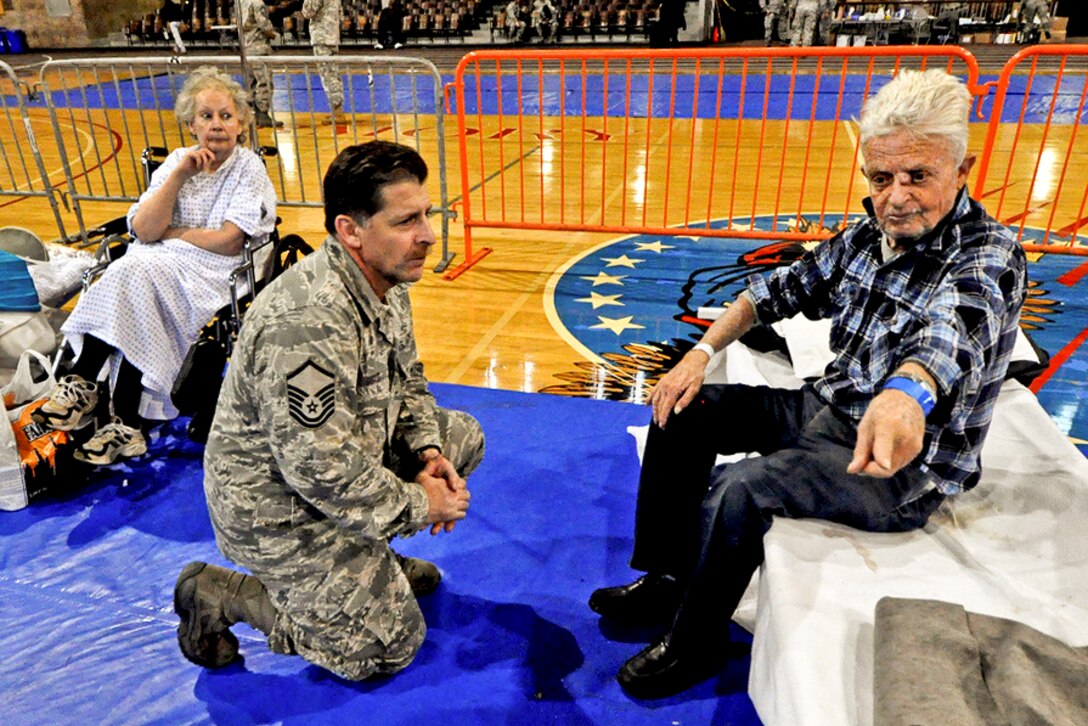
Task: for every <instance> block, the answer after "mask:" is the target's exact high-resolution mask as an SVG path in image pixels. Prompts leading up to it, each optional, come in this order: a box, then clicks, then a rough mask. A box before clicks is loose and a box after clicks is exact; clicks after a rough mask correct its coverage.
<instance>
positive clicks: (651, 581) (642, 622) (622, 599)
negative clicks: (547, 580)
mask: <svg viewBox="0 0 1088 726" xmlns="http://www.w3.org/2000/svg"><path fill="white" fill-rule="evenodd" d="M683 594H684V593H683V588H682V587H681V585H680V583H678V582H677V581H676V580H674V579H672V578H671V577H663V576H661V575H654V574H648V575H643V576H642V577H640V578H638V579H637V580H635V581H634V582H632V583H631V584H630V585H620V586H618V587H602V588H601V589H599V590H594V591H593V594H592V595H590V596H589V608H590V610H592V611H593V612H595V613H597V614H599V615H602V616H604V617H606V618H610V619H612V620H615V621H616V622H619V623H623V624H625V625H632V626H650V625H662V624H665V623H669V622H671V621H672V619H673V617H674V616H675V615H676V609H677V608H678V607H680V598H681V596H682V595H683Z"/></svg>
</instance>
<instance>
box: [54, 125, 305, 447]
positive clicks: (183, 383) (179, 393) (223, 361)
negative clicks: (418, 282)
mask: <svg viewBox="0 0 1088 726" xmlns="http://www.w3.org/2000/svg"><path fill="white" fill-rule="evenodd" d="M255 150H256V151H257V153H258V155H259V156H260V157H261V159H262V161H263V160H264V159H265V158H267V157H270V156H275V155H276V153H277V150H276V148H275V147H272V146H261V147H258V148H257V149H255ZM167 153H168V151H167V150H166V149H165V148H163V147H149V148H147V149H144V150H143V152H142V153H141V155H140V161H141V164H142V166H143V172H144V183H145V185H149V184H150V183H151V175H152V174H153V173H154V172H155V170H156V169H158V168H159V166H161V165H162V163H163V161H164V160H165V159H166V156H167ZM281 221H282V220H281V219H280V218H279V217H277V218H276V223H275V227H274V228H273V230H272V233H271V234H270V235H268V237H267V238H266V239H263V240H259V241H257V240H253V239H251V238H248V237H247V238H246V240H245V241H244V242H243V245H242V264H241V265H239V266H238V267H237V268H235V269H234V270H233V271H232V272H231V274H230V277H229V279H228V285H229V289H230V303H229V304H227V305H225V306H224V307H223V308H221V309H220V310H219V311H218V312H217V313H216V314H215V315H214V316H213V317H212V319H211V320H210V321H209V322H208V323H207V325H205V326H204V328H203V329H202V330H201V331H200V333H199V334H198V335H197V338H196V340H195V341H193V343H192V345H191V346H190V348H189V351H188V353H187V355H186V357H185V361H184V363H183V364H182V368H181V371H180V372H179V374H178V377H177V379H176V380H175V381H174V385H173V388H172V390H171V396H170V398H171V402H172V403H173V404H174V407H175V408H177V409H178V412H179V413H180V414H181V415H183V416H190V417H191V418H190V421H189V425H188V429H187V431H188V435H189V438H190V439H192V440H193V441H195V442H198V443H204V442H206V441H207V439H208V430H209V428H210V427H211V422H212V418H213V416H214V414H215V405H216V401H217V400H218V398H219V390H220V388H221V387H222V385H223V374H224V372H225V369H226V365H227V362H228V361H229V360H230V355H231V353H232V352H233V348H234V343H235V341H236V340H237V338H238V332H239V331H240V329H241V325H242V319H243V317H244V316H245V311H246V309H247V308H248V307H249V305H250V304H251V302H252V301H253V297H254V296H255V295H256V294H257V293H258V292H260V291H261V290H262V289H263V288H264V286H265V285H267V284H268V283H269V282H271V281H272V280H273V279H275V278H276V277H278V276H279V274H280V273H282V272H283V271H284V270H286V269H287V268H288V267H290V266H291V265H293V264H294V263H295V262H297V261H298V260H299V259H300V258H301V257H303V256H305V255H307V254H309V253H310V252H313V247H312V246H310V245H309V244H308V243H307V242H306V240H304V239H303V238H302V237H300V236H299V235H297V234H289V235H286V236H281V235H280V232H279V225H280V222H281ZM87 239H88V241H89V242H90V244H92V245H95V253H94V256H95V264H94V265H93V266H92V267H90V268H89V269H88V270H87V271H86V272H84V273H83V277H82V280H81V285H82V289H83V290H86V289H87V288H88V287H90V286H91V285H92V284H93V283H94V281H95V280H96V279H97V278H98V277H99V276H101V275H102V273H103V272H105V270H106V268H107V267H109V265H110V264H112V263H113V262H115V261H116V260H118V259H120V258H121V257H123V256H124V254H125V252H126V251H127V250H128V246H129V244H130V243H131V242H132V237H131V236H130V234H129V231H128V221H127V218H126V217H118V218H116V219H112V220H110V221H108V222H106V223H105V224H103V225H101V226H99V227H96V228H94V229H92V230H89V231H88V233H87ZM262 258H263V263H262V261H261V260H262ZM258 268H260V269H258ZM243 282H245V283H247V287H248V292H246V293H245V294H242V292H241V290H242V283H243ZM72 362H73V353H72V349H71V346H70V345H67V344H66V343H65V344H62V346H61V351H60V352H59V353H58V354H57V358H56V361H55V364H54V368H55V370H56V373H57V375H58V377H59V376H61V375H63V374H64V372H65V369H66V368H67V367H68V366H70V365H71V364H72ZM100 385H101V384H100ZM102 393H105V392H104V391H103V392H102ZM108 398H109V397H108V396H106V395H100V396H99V400H100V404H99V405H100V406H101V407H102V408H101V409H100V410H99V411H96V416H95V418H96V419H99V420H100V421H101V420H105V419H108V417H109V416H108V408H107V407H108V406H109V402H108Z"/></svg>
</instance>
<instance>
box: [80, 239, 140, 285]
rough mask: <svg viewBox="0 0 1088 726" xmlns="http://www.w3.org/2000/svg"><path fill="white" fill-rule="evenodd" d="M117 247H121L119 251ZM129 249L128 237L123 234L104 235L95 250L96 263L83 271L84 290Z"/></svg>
mask: <svg viewBox="0 0 1088 726" xmlns="http://www.w3.org/2000/svg"><path fill="white" fill-rule="evenodd" d="M115 247H116V248H117V249H119V250H120V251H119V252H115V251H114V250H115ZM127 250H128V239H127V238H126V237H125V235H122V234H111V235H108V236H106V237H103V238H102V239H101V241H99V243H98V248H97V249H96V250H95V252H94V258H95V260H97V262H95V264H94V265H92V266H91V267H88V268H87V269H86V270H84V271H83V274H82V275H81V276H80V282H81V284H82V286H83V290H84V291H86V290H87V288H88V287H90V286H91V283H93V282H94V281H95V280H97V279H98V277H99V275H101V274H102V273H103V272H105V271H106V268H107V267H109V266H110V265H111V264H112V263H113V261H114V260H116V259H118V258H119V257H122V256H124V254H125V252H126V251H127Z"/></svg>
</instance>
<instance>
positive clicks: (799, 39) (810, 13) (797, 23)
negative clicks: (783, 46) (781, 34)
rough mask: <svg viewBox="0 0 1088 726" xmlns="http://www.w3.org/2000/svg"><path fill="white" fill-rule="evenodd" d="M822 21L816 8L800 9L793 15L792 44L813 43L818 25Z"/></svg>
mask: <svg viewBox="0 0 1088 726" xmlns="http://www.w3.org/2000/svg"><path fill="white" fill-rule="evenodd" d="M819 23H820V14H819V13H818V12H817V11H815V10H798V11H797V12H796V13H795V14H794V16H793V26H792V33H793V34H792V36H791V37H790V45H792V46H794V47H797V46H799V45H812V43H813V41H814V40H816V26H817V25H819Z"/></svg>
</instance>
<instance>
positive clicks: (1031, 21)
mask: <svg viewBox="0 0 1088 726" xmlns="http://www.w3.org/2000/svg"><path fill="white" fill-rule="evenodd" d="M1036 19H1038V21H1039V29H1040V30H1041V31H1042V32H1043V34H1045V35H1046V38H1047V40H1050V2H1049V1H1048V0H1024V2H1022V3H1020V27H1021V28H1023V29H1024V30H1025V31H1026V32H1025V34H1027V32H1030V31H1033V30H1034V29H1035V21H1036ZM1034 37H1036V38H1037V37H1038V36H1034Z"/></svg>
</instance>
